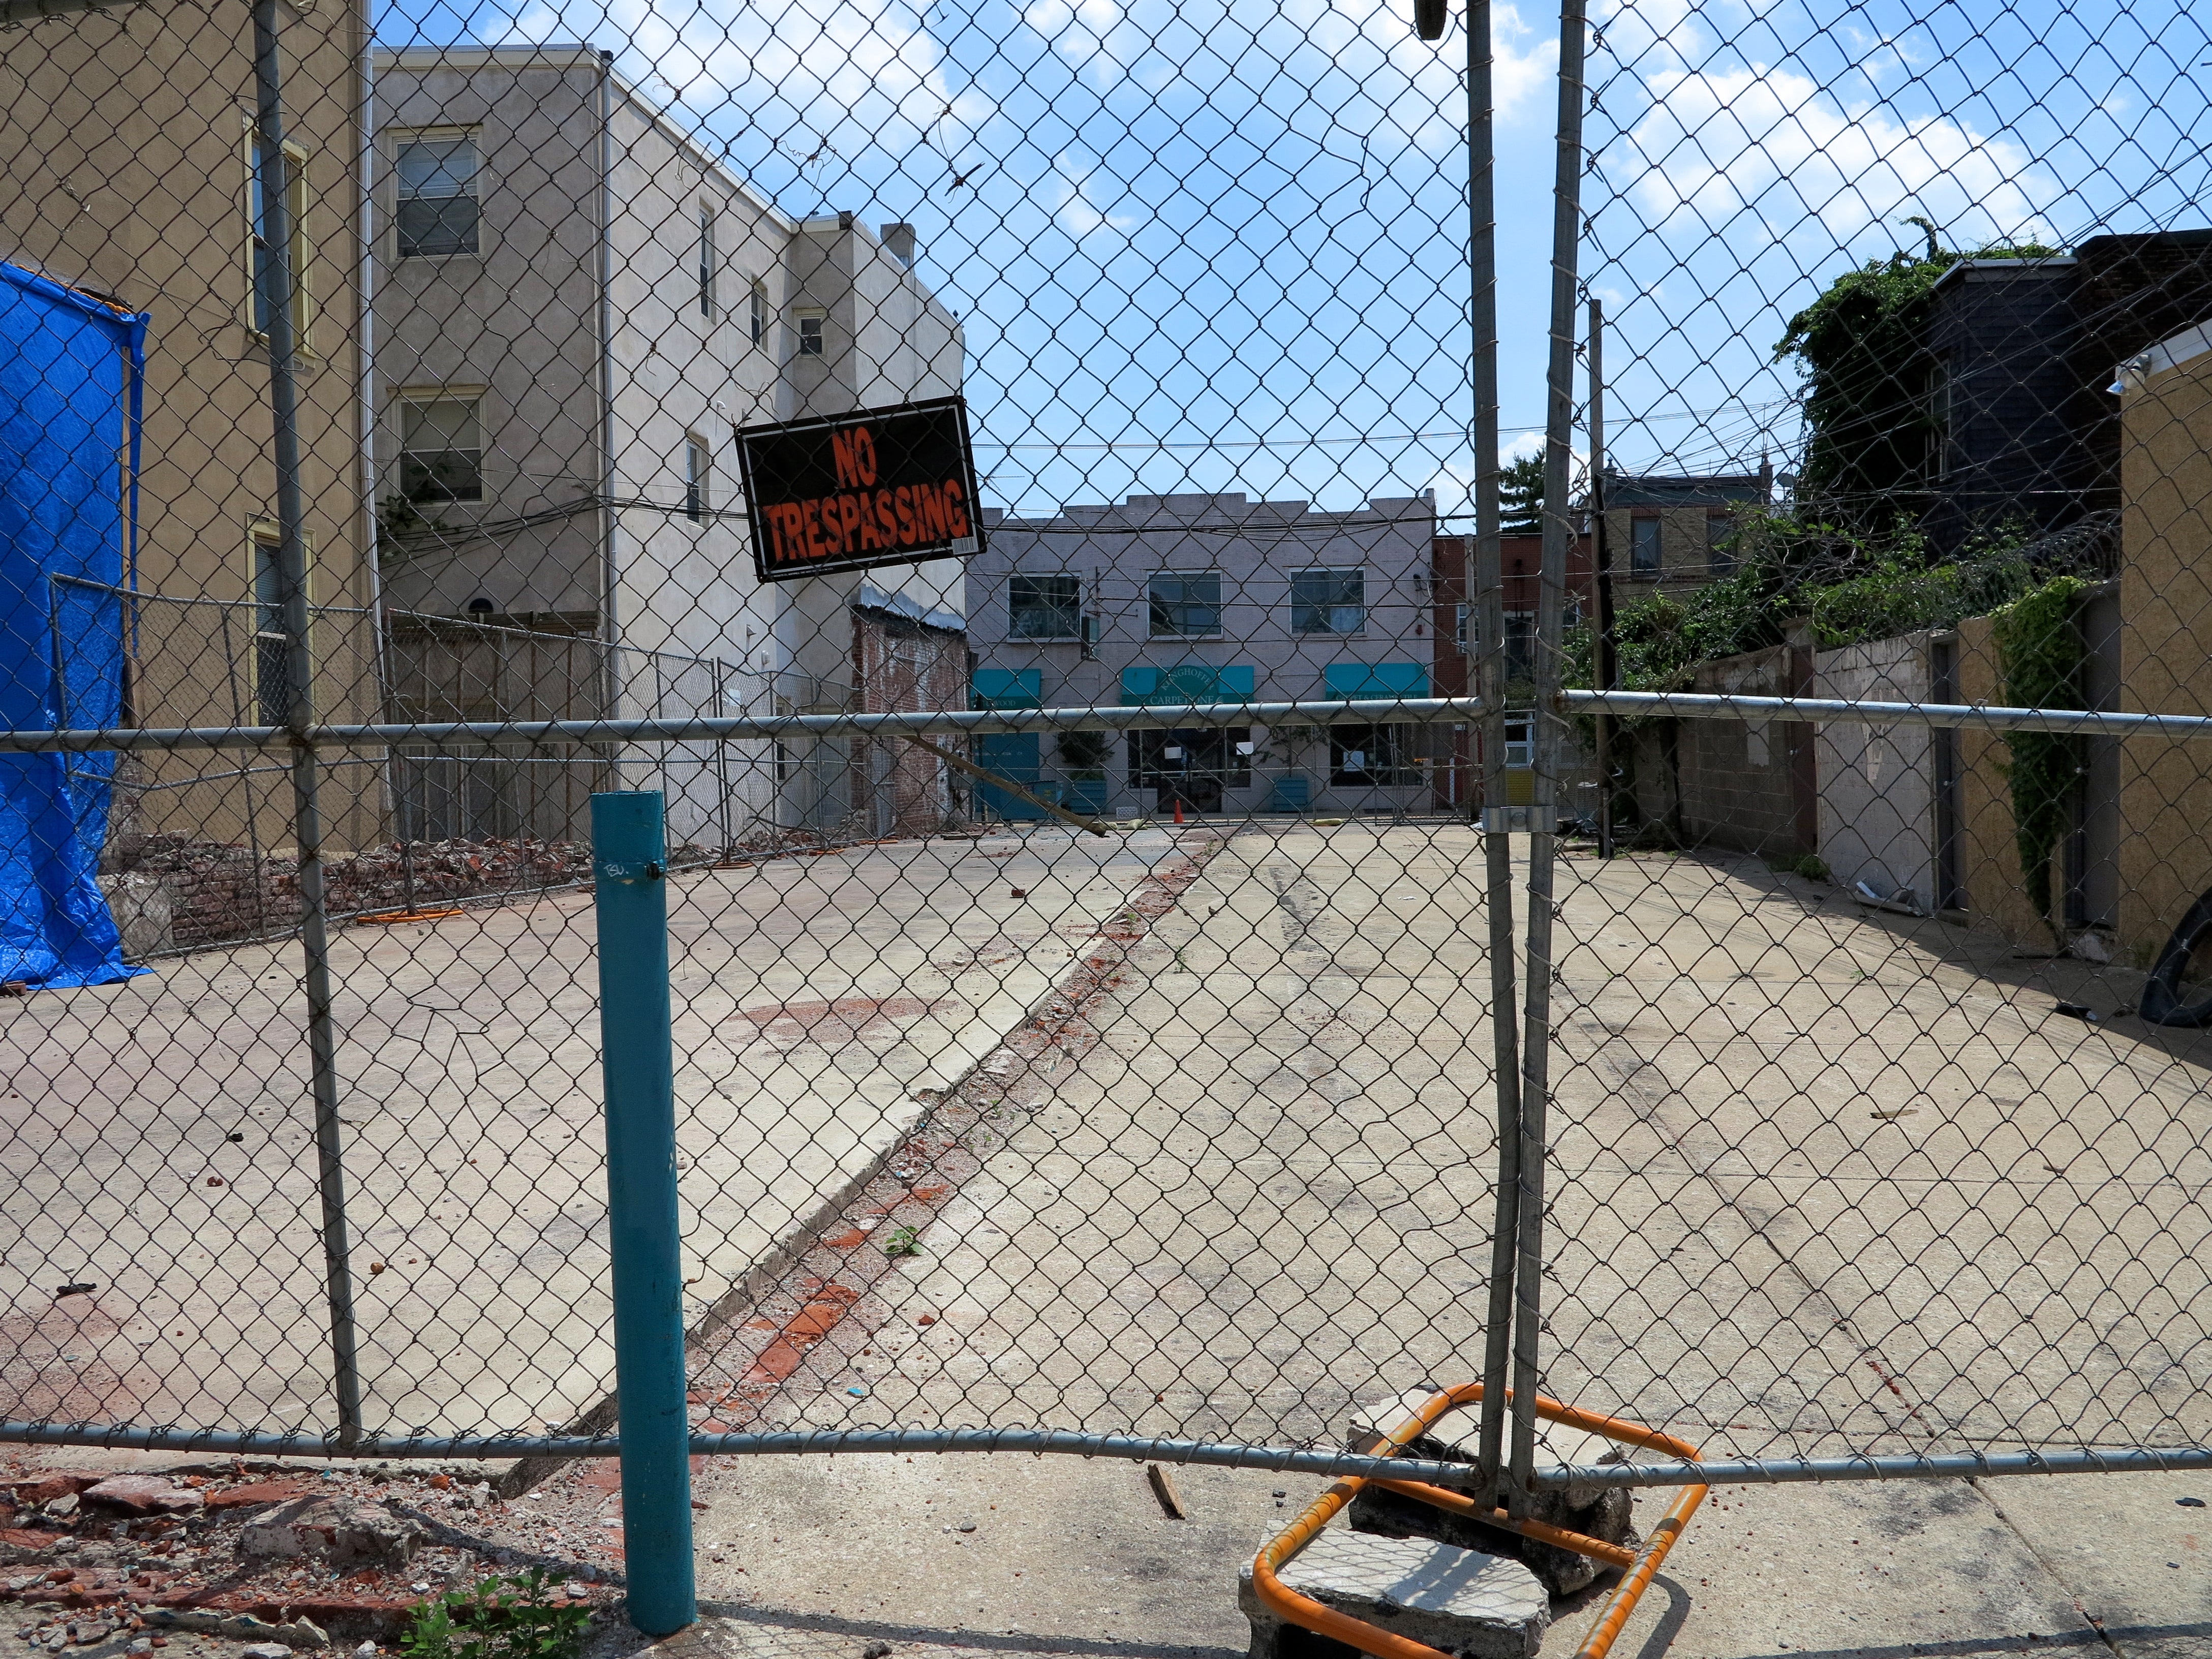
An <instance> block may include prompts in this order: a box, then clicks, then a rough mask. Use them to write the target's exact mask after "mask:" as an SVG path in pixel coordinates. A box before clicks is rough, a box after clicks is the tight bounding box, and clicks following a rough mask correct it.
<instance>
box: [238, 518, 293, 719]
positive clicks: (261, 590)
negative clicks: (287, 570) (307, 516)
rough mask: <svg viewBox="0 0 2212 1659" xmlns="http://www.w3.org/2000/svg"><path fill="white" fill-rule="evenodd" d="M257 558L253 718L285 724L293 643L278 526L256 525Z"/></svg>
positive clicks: (289, 703) (250, 669)
mask: <svg viewBox="0 0 2212 1659" xmlns="http://www.w3.org/2000/svg"><path fill="white" fill-rule="evenodd" d="M276 549H277V536H276V526H275V525H259V524H258V525H256V526H253V533H252V557H253V655H252V661H251V663H250V664H249V665H248V666H247V672H248V673H250V674H251V675H252V677H253V684H252V688H251V695H252V699H253V718H254V720H255V722H256V723H257V724H258V725H262V726H282V725H283V724H284V722H285V721H286V720H289V719H290V718H291V714H292V691H291V685H292V675H291V667H292V642H291V640H290V637H289V635H287V634H286V633H285V631H284V577H283V566H282V565H281V564H279V563H278V562H277V557H276Z"/></svg>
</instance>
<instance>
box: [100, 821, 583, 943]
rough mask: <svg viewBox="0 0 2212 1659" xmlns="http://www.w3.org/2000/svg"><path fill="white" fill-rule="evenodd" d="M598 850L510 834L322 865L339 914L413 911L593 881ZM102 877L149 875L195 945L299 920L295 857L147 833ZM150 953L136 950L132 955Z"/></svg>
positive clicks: (172, 930)
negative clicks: (411, 908) (594, 855)
mask: <svg viewBox="0 0 2212 1659" xmlns="http://www.w3.org/2000/svg"><path fill="white" fill-rule="evenodd" d="M591 871H592V849H591V848H590V847H589V846H587V845H586V844H585V843H584V842H547V841H536V840H532V839H530V838H528V837H526V836H523V837H516V838H514V839H512V840H487V841H439V842H413V843H412V844H411V845H403V844H402V843H400V842H386V843H383V844H382V845H380V846H377V847H373V848H368V850H367V851H365V852H361V853H357V854H353V855H351V856H350V857H347V858H338V859H331V860H328V861H327V862H325V865H324V866H323V890H324V893H325V902H326V903H327V904H328V905H329V907H330V909H331V913H332V914H333V915H349V914H354V913H356V912H365V911H366V912H373V911H378V910H398V909H403V908H408V907H409V905H410V900H411V902H412V904H413V906H414V907H415V908H428V907H429V906H432V905H435V904H440V903H450V902H453V900H455V899H457V898H476V897H480V896H484V895H488V894H498V893H526V892H533V891H537V890H542V889H544V888H547V887H560V886H566V885H568V884H573V883H575V882H580V881H583V880H586V879H588V878H589V877H590V875H591ZM105 874H106V876H107V877H108V878H111V879H110V880H109V881H104V882H103V885H110V884H112V878H134V879H135V881H136V882H137V884H141V885H143V884H145V882H146V878H152V881H153V882H154V883H155V884H158V885H159V887H160V888H161V892H162V894H163V896H165V897H166V900H167V903H166V907H165V908H166V915H167V944H166V945H163V946H162V947H161V948H164V949H170V950H191V949H192V948H194V947H196V946H198V945H213V944H217V943H220V942H222V941H223V940H226V939H252V938H254V937H256V936H257V935H260V934H264V933H281V932H283V931H284V930H285V929H287V928H289V927H292V926H293V925H294V924H295V923H296V922H297V921H299V918H300V866H299V861H298V860H296V859H295V858H292V857H289V856H284V855H280V854H271V853H259V854H257V853H255V852H254V851H252V849H251V848H245V847H234V846H228V845H226V844H224V843H222V842H204V841H191V840H187V839H186V838H185V837H184V836H138V837H134V838H132V839H131V841H130V842H126V843H125V844H123V845H122V846H120V847H118V848H117V849H116V852H115V854H113V855H112V857H111V858H110V859H109V860H108V861H107V867H106V872H105ZM140 953H143V954H150V952H134V954H140Z"/></svg>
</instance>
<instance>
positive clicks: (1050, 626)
mask: <svg viewBox="0 0 2212 1659" xmlns="http://www.w3.org/2000/svg"><path fill="white" fill-rule="evenodd" d="M1006 609H1007V611H1008V621H1007V631H1008V632H1009V633H1010V634H1012V635H1013V637H1014V638H1016V639H1018V640H1073V639H1080V638H1081V637H1082V633H1083V584H1082V581H1081V580H1080V579H1079V578H1077V577H1074V576H1016V577H1014V578H1013V579H1012V580H1011V581H1009V582H1008V583H1007V585H1006Z"/></svg>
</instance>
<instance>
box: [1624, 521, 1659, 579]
mask: <svg viewBox="0 0 2212 1659" xmlns="http://www.w3.org/2000/svg"><path fill="white" fill-rule="evenodd" d="M1628 574H1630V575H1632V576H1656V575H1657V574H1659V520H1657V519H1656V517H1654V518H1649V519H1631V520H1629V521H1628Z"/></svg>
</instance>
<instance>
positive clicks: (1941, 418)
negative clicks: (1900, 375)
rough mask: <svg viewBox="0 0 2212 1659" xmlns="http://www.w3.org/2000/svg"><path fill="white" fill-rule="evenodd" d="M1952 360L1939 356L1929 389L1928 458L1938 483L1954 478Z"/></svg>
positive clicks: (1930, 469) (1930, 468)
mask: <svg viewBox="0 0 2212 1659" xmlns="http://www.w3.org/2000/svg"><path fill="white" fill-rule="evenodd" d="M1951 414H1952V409H1951V360H1950V358H1948V356H1943V357H1938V358H1936V370H1935V376H1934V379H1933V380H1932V381H1931V382H1930V384H1929V388H1928V417H1929V418H1928V424H1929V433H1928V452H1929V453H1928V459H1929V471H1931V472H1933V473H1934V474H1935V475H1936V478H1937V479H1938V480H1939V481H1940V480H1942V479H1945V478H1948V477H1950V476H1951Z"/></svg>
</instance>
